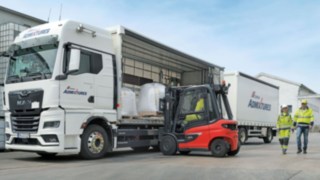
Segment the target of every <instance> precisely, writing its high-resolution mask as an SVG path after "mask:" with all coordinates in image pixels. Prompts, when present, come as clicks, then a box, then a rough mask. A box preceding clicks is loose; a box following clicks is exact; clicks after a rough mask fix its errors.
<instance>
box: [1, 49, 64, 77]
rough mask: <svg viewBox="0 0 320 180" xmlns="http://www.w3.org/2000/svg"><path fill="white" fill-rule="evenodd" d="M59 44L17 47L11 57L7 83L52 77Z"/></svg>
mask: <svg viewBox="0 0 320 180" xmlns="http://www.w3.org/2000/svg"><path fill="white" fill-rule="evenodd" d="M57 47H58V45H57V44H47V45H40V46H34V47H30V48H25V49H20V48H17V49H16V50H15V51H14V52H13V56H11V57H10V61H9V65H8V74H7V81H6V83H16V82H25V81H35V80H42V79H50V78H51V76H52V71H53V67H54V64H55V59H56V55H57Z"/></svg>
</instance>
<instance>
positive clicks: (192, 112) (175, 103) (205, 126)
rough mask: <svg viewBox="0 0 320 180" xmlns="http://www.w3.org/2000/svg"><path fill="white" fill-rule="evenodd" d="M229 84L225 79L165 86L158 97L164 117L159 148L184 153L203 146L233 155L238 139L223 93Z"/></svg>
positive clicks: (166, 152) (218, 153) (222, 154)
mask: <svg viewBox="0 0 320 180" xmlns="http://www.w3.org/2000/svg"><path fill="white" fill-rule="evenodd" d="M229 87H230V85H228V86H226V85H225V83H222V84H221V85H209V84H208V85H199V86H188V87H168V88H167V89H166V94H165V98H164V99H162V100H161V109H162V111H163V113H164V120H165V121H164V127H163V129H160V137H159V139H160V150H161V152H162V153H163V154H164V155H174V154H176V153H177V152H179V153H180V154H183V155H187V154H189V153H190V152H191V151H199V150H200V151H201V150H202V151H211V153H212V155H213V156H214V157H225V156H235V155H236V154H237V153H238V152H239V150H240V143H239V141H238V128H237V121H235V120H232V112H231V109H230V105H229V102H228V98H227V96H226V95H227V93H228V88H229ZM224 116H225V117H224Z"/></svg>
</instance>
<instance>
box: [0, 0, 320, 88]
mask: <svg viewBox="0 0 320 180" xmlns="http://www.w3.org/2000/svg"><path fill="white" fill-rule="evenodd" d="M61 3H62V6H63V8H62V19H73V20H78V21H81V22H85V23H89V24H92V25H95V26H99V27H102V28H105V27H109V26H114V25H119V24H120V25H123V26H125V27H128V28H130V29H132V30H134V31H136V32H139V33H141V34H144V35H145V36H147V37H150V38H152V39H155V40H157V41H159V42H161V43H163V44H166V45H169V46H171V47H173V48H175V49H178V50H181V51H183V52H185V53H188V54H190V55H193V56H195V57H198V58H201V59H203V60H206V61H209V62H211V63H214V64H217V65H219V66H223V67H225V68H226V70H225V71H226V72H230V71H241V72H244V73H247V74H249V75H252V76H255V75H257V74H258V73H260V72H265V73H269V74H272V75H275V76H279V77H282V78H285V79H288V80H291V81H294V82H298V83H302V84H305V85H306V86H307V87H309V88H311V89H312V90H314V91H316V92H318V93H319V92H320V81H319V80H318V78H320V52H319V48H320V1H316V0H308V1H302V0H266V1H253V0H241V1H240V0H161V1H159V0H86V1H84V0H73V1H71V0H65V1H62V0H55V1H39V0H28V1H25V0H0V5H1V6H5V7H7V8H10V9H13V10H16V11H19V12H22V13H25V14H28V15H31V16H34V17H37V18H40V19H43V20H47V19H48V14H49V11H50V9H51V17H50V21H56V20H58V19H59V11H60V4H61Z"/></svg>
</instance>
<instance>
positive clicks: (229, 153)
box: [228, 141, 241, 156]
mask: <svg viewBox="0 0 320 180" xmlns="http://www.w3.org/2000/svg"><path fill="white" fill-rule="evenodd" d="M240 147H241V143H240V142H239V141H238V148H237V149H236V150H234V151H229V152H228V155H229V156H235V155H237V154H238V153H239V151H240Z"/></svg>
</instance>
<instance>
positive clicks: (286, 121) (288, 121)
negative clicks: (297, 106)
mask: <svg viewBox="0 0 320 180" xmlns="http://www.w3.org/2000/svg"><path fill="white" fill-rule="evenodd" d="M292 125H293V120H292V118H291V115H290V114H286V113H282V114H281V115H279V116H278V121H277V128H278V129H279V130H285V129H291V127H292Z"/></svg>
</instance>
